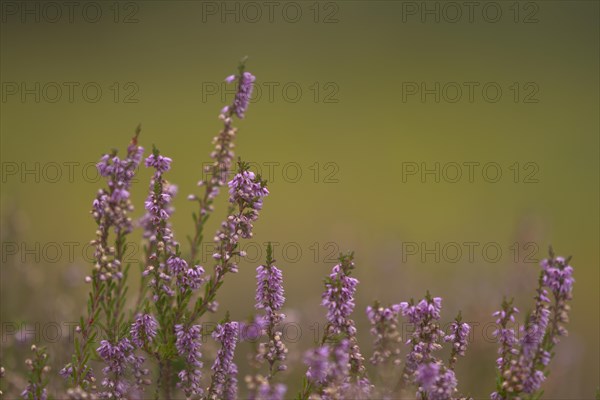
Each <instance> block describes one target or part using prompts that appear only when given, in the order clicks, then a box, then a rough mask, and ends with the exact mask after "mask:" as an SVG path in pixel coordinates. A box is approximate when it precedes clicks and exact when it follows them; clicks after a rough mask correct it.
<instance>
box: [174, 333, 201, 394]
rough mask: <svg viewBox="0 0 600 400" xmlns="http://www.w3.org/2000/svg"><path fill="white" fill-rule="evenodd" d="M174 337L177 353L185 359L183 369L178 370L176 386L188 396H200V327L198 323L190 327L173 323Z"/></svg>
mask: <svg viewBox="0 0 600 400" xmlns="http://www.w3.org/2000/svg"><path fill="white" fill-rule="evenodd" d="M175 337H176V340H175V347H176V348H177V353H178V354H179V355H180V356H181V357H183V358H184V359H185V361H186V363H185V369H183V370H182V371H181V372H179V382H178V383H177V386H178V387H180V388H182V389H183V391H184V393H185V395H186V396H188V397H192V396H200V395H202V393H203V390H202V387H201V382H200V379H201V377H202V371H201V369H202V361H200V359H201V357H202V353H201V352H200V344H201V343H202V337H201V327H200V325H193V326H190V327H185V326H184V325H175Z"/></svg>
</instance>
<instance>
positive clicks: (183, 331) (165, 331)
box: [132, 149, 204, 398]
mask: <svg viewBox="0 0 600 400" xmlns="http://www.w3.org/2000/svg"><path fill="white" fill-rule="evenodd" d="M146 166H148V167H151V168H153V169H154V176H153V178H152V184H151V190H150V194H149V195H148V199H147V200H146V211H147V216H146V217H145V220H146V223H147V236H148V240H149V250H150V251H149V257H148V261H149V263H148V265H147V268H146V270H145V271H144V275H147V276H150V277H151V279H150V282H149V286H150V287H151V291H152V304H153V307H154V309H155V313H156V316H157V319H156V320H155V319H154V317H152V316H150V317H146V320H145V321H143V322H145V323H146V324H147V325H146V326H145V327H144V328H148V324H149V326H150V332H151V333H152V335H150V337H151V338H152V339H153V336H154V331H155V330H156V329H155V327H154V325H155V322H157V324H158V326H159V329H158V333H157V335H158V338H159V340H158V342H157V343H156V345H155V346H151V344H150V343H148V342H147V341H146V342H144V341H143V340H140V342H141V344H142V346H141V347H142V348H143V349H144V350H146V352H148V353H149V354H151V355H153V356H154V357H155V358H156V359H157V361H158V363H159V369H160V371H159V375H160V378H159V385H160V386H161V388H162V390H163V393H164V396H165V397H166V398H170V395H171V394H170V390H171V386H172V385H171V378H172V364H173V359H174V357H175V356H176V355H179V356H181V357H183V358H185V359H186V360H187V364H186V368H185V369H184V370H182V371H181V372H180V373H179V375H178V376H179V381H180V382H179V386H180V387H182V388H183V389H184V391H185V392H186V393H189V394H190V395H194V394H198V393H199V392H200V391H199V389H198V388H199V385H200V383H199V379H200V378H199V376H200V372H199V369H200V367H199V365H200V366H201V362H200V360H199V357H200V353H199V351H198V349H197V348H196V347H199V343H197V345H196V346H195V347H194V346H192V344H194V343H196V342H197V341H198V340H199V337H198V332H199V327H195V326H194V327H189V326H185V327H184V326H183V325H182V324H181V322H182V319H183V318H184V314H185V309H186V306H187V304H188V302H189V300H190V298H191V296H192V293H193V291H194V290H196V289H198V288H199V287H200V285H201V284H202V282H203V281H204V278H203V275H204V269H203V268H202V267H201V266H199V265H195V266H192V267H190V266H188V263H187V262H186V261H185V260H184V259H183V258H181V256H180V253H179V245H178V243H177V242H176V241H175V238H174V235H173V232H172V230H171V226H170V223H169V218H170V216H171V214H172V207H171V196H172V191H171V190H170V188H171V187H172V186H170V185H169V184H168V182H167V181H166V180H165V179H164V177H163V175H164V173H165V172H167V171H168V170H169V169H170V167H171V159H170V158H168V157H164V156H162V155H160V153H159V151H158V150H157V149H154V151H153V153H152V154H151V155H150V156H149V157H148V158H147V159H146ZM134 333H136V332H133V328H132V335H133V334H134ZM146 338H149V336H148V334H147V333H146ZM144 345H145V346H144Z"/></svg>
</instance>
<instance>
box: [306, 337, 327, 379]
mask: <svg viewBox="0 0 600 400" xmlns="http://www.w3.org/2000/svg"><path fill="white" fill-rule="evenodd" d="M329 353H330V349H329V346H321V347H317V348H316V349H313V350H310V351H308V352H306V355H305V356H304V363H305V364H306V365H307V366H308V371H306V377H307V378H308V380H309V381H311V382H314V383H318V384H321V383H323V382H325V380H326V378H327V376H328V375H329V371H330V369H331V363H330V362H329Z"/></svg>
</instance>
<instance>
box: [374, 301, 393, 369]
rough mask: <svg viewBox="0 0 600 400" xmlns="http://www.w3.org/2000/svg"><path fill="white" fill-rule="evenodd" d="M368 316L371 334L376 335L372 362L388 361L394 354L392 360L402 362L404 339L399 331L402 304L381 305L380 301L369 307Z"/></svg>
mask: <svg viewBox="0 0 600 400" xmlns="http://www.w3.org/2000/svg"><path fill="white" fill-rule="evenodd" d="M366 312H367V317H368V318H369V322H370V323H371V330H370V332H371V335H373V336H374V338H375V339H374V343H373V347H374V349H373V355H372V356H371V359H370V362H371V364H373V365H378V364H382V363H385V362H387V361H388V360H389V359H390V358H392V356H393V360H392V362H393V363H394V364H395V365H398V364H400V358H399V357H400V347H399V344H400V342H401V340H402V338H401V337H400V332H398V314H399V312H400V305H399V304H394V305H392V306H390V307H381V306H380V305H379V303H378V302H375V304H374V305H373V306H368V307H367V310H366Z"/></svg>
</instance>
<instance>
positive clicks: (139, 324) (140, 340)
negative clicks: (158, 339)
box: [130, 314, 158, 348]
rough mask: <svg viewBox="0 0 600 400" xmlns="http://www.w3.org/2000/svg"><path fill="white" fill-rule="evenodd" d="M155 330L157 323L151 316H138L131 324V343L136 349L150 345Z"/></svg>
mask: <svg viewBox="0 0 600 400" xmlns="http://www.w3.org/2000/svg"><path fill="white" fill-rule="evenodd" d="M157 328H158V323H157V322H156V319H155V318H154V317H153V316H152V315H151V314H138V316H137V318H136V319H135V321H134V322H133V324H131V331H130V333H131V341H132V342H133V344H134V345H135V346H136V347H139V348H141V347H144V346H145V345H148V344H150V343H152V340H154V337H155V336H156V329H157Z"/></svg>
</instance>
